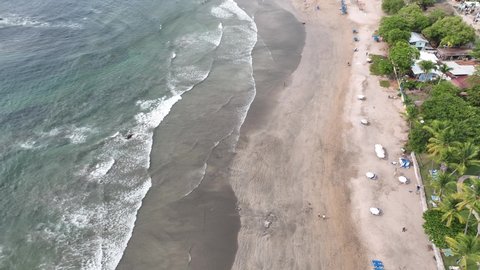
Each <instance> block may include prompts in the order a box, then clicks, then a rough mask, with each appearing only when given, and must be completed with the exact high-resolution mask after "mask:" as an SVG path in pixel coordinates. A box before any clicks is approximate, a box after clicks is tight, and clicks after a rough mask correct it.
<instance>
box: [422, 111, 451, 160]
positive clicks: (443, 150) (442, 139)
mask: <svg viewBox="0 0 480 270" xmlns="http://www.w3.org/2000/svg"><path fill="white" fill-rule="evenodd" d="M423 128H424V129H425V130H426V131H428V132H429V133H430V134H431V135H432V137H430V138H429V139H428V144H427V152H428V154H430V156H431V157H432V158H433V159H434V160H435V161H437V162H438V163H440V162H442V161H444V159H445V157H446V155H447V153H448V151H449V150H450V138H452V136H453V130H452V128H451V126H450V125H449V124H448V122H446V121H440V120H433V121H432V123H431V124H430V125H429V126H428V125H425V126H423Z"/></svg>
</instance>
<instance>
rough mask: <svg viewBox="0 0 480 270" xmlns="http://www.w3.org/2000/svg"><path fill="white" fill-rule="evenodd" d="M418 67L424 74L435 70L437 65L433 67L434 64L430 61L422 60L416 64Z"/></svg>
mask: <svg viewBox="0 0 480 270" xmlns="http://www.w3.org/2000/svg"><path fill="white" fill-rule="evenodd" d="M418 66H420V68H421V69H422V71H423V72H424V73H425V74H427V73H430V72H431V71H432V70H436V69H437V65H435V63H433V62H432V61H428V60H422V61H420V62H418Z"/></svg>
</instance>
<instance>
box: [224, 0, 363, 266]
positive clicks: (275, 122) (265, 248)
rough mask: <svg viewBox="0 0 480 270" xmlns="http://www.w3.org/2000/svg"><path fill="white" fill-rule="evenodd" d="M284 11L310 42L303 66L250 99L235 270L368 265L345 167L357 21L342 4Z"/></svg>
mask: <svg viewBox="0 0 480 270" xmlns="http://www.w3.org/2000/svg"><path fill="white" fill-rule="evenodd" d="M280 5H282V7H285V8H286V9H287V10H288V11H290V12H292V13H293V14H295V16H296V17H297V19H298V20H300V21H301V22H304V23H305V29H306V33H307V36H306V43H305V47H304V50H303V52H302V58H301V60H300V64H299V66H298V67H297V69H296V70H295V71H294V72H293V74H292V75H291V76H290V77H289V79H288V80H287V81H286V82H285V83H284V84H283V85H278V86H277V87H276V89H275V90H274V91H272V92H271V93H270V94H269V95H268V96H264V97H262V96H258V97H257V98H256V99H255V100H254V103H253V104H252V107H251V109H250V111H249V113H248V115H247V118H246V121H245V123H244V125H243V127H242V130H241V137H240V140H239V144H238V147H237V154H236V156H235V159H234V162H233V163H232V172H231V175H230V182H231V183H232V187H233V190H234V192H235V194H236V196H237V198H238V201H239V202H238V204H239V208H240V209H241V210H240V216H241V229H240V233H239V236H238V241H239V242H238V243H239V248H238V251H237V255H236V257H235V262H234V265H233V269H285V268H288V269H328V268H332V267H333V268H335V269H364V268H365V267H366V266H367V265H368V262H367V259H366V257H365V256H364V254H363V245H362V243H361V242H360V240H359V238H358V237H357V235H356V234H355V226H354V224H353V221H352V220H351V216H350V212H349V211H345V210H346V209H349V207H350V198H349V187H348V182H347V181H346V180H345V179H349V178H350V177H352V176H353V175H354V174H355V172H353V171H351V170H344V167H345V164H348V163H350V162H351V158H350V157H349V155H348V152H346V151H345V150H344V140H343V136H344V131H345V129H346V128H347V126H346V125H345V124H344V121H343V119H344V118H343V105H344V104H345V96H346V93H347V91H348V89H349V88H348V83H349V78H350V70H349V68H348V67H347V65H346V63H347V62H348V61H350V59H351V56H352V52H353V45H352V44H351V42H345V40H351V24H350V22H349V21H348V18H347V17H345V16H342V15H340V12H339V10H338V9H339V3H337V2H336V1H328V2H327V3H321V4H319V5H320V9H319V10H318V9H317V8H316V6H317V2H316V1H295V2H292V3H285V2H280ZM292 6H293V7H294V9H291V7H292ZM255 104H261V106H257V107H255V106H254V105H255ZM255 108H260V109H257V110H256V109H255ZM259 119H260V120H259ZM323 214H324V215H326V219H322V218H319V216H321V215H323ZM279 247H281V248H279ZM345 258H355V260H352V259H345Z"/></svg>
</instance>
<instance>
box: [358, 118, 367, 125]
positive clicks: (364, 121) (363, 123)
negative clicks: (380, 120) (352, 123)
mask: <svg viewBox="0 0 480 270" xmlns="http://www.w3.org/2000/svg"><path fill="white" fill-rule="evenodd" d="M360 123H362V125H368V124H369V122H368V120H367V119H365V118H363V119H361V120H360Z"/></svg>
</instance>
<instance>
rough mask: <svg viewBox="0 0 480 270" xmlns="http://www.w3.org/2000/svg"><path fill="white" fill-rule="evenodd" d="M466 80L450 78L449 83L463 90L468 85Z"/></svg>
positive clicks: (465, 78) (463, 77)
mask: <svg viewBox="0 0 480 270" xmlns="http://www.w3.org/2000/svg"><path fill="white" fill-rule="evenodd" d="M467 78H468V77H467V76H460V77H457V78H452V80H451V82H452V83H453V84H454V85H456V86H458V87H460V88H462V89H464V88H468V86H469V84H468V82H467Z"/></svg>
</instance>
